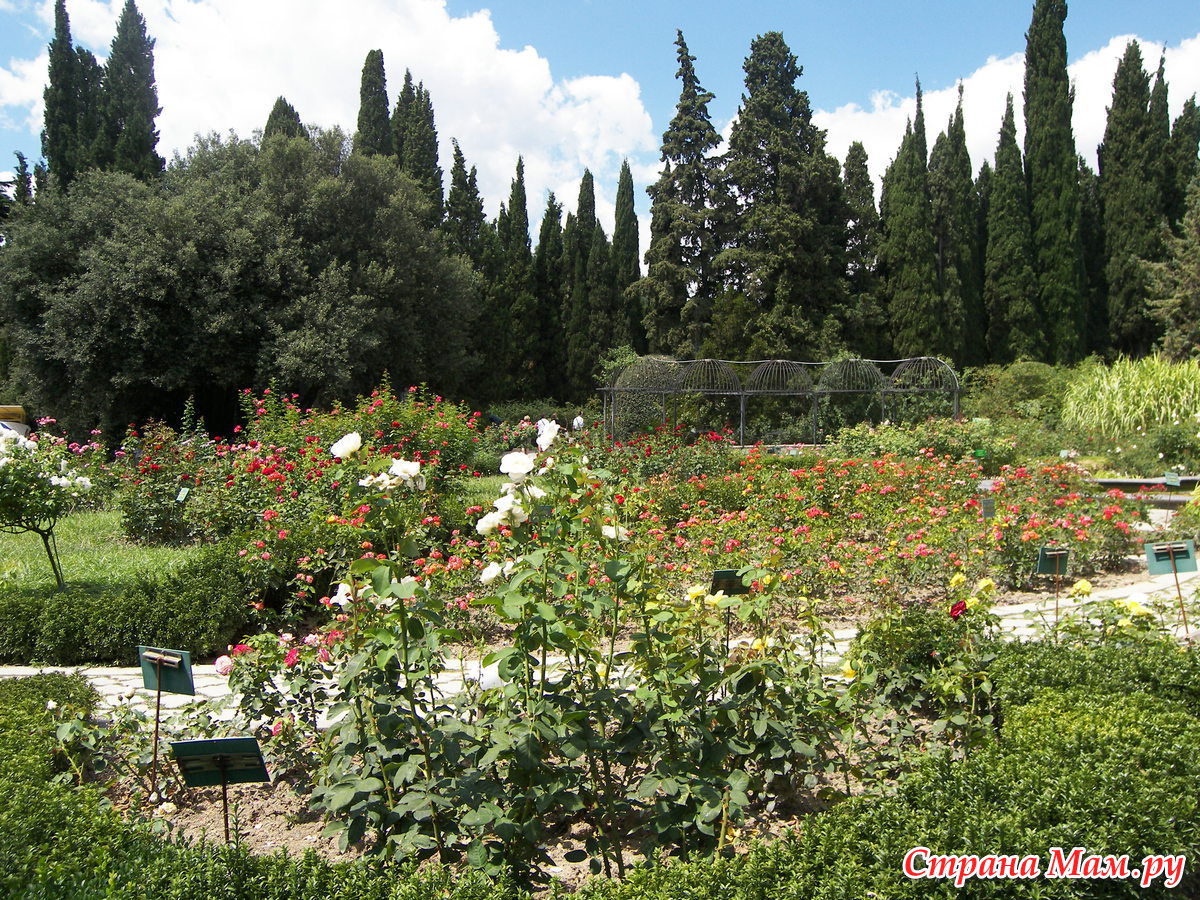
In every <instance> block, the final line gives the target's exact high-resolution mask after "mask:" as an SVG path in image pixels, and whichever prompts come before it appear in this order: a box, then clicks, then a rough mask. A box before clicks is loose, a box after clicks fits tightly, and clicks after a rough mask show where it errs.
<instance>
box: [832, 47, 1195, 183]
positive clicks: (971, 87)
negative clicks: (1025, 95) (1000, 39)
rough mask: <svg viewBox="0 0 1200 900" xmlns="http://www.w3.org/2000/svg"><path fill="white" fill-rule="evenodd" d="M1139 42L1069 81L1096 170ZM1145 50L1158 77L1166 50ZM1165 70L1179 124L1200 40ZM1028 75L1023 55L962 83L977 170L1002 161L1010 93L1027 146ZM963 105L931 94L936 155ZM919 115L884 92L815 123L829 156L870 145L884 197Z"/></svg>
mask: <svg viewBox="0 0 1200 900" xmlns="http://www.w3.org/2000/svg"><path fill="white" fill-rule="evenodd" d="M1132 39H1133V36H1132V35H1121V36H1118V37H1114V38H1112V39H1111V40H1110V41H1109V42H1108V43H1107V44H1106V45H1105V46H1104V47H1102V48H1100V49H1098V50H1093V51H1092V52H1090V53H1087V54H1085V55H1084V56H1083V57H1081V58H1080V59H1078V60H1077V61H1075V62H1074V63H1071V64H1070V65H1069V66H1068V70H1067V71H1068V74H1069V76H1070V78H1071V82H1072V84H1073V85H1074V86H1075V107H1074V111H1073V114H1072V118H1071V125H1072V129H1073V130H1074V133H1075V146H1076V147H1077V148H1078V150H1079V152H1080V153H1081V154H1082V155H1083V156H1084V158H1085V159H1087V160H1088V163H1089V164H1090V165H1091V166H1092V167H1093V168H1094V167H1095V165H1096V146H1097V145H1098V144H1099V143H1100V141H1101V140H1102V139H1103V137H1104V125H1105V120H1106V118H1107V115H1108V112H1107V110H1108V106H1109V105H1110V104H1111V102H1112V82H1113V75H1114V74H1115V72H1116V68H1117V62H1118V60H1120V58H1121V56H1122V54H1123V53H1124V52H1125V47H1126V45H1127V44H1128V43H1129V41H1130V40H1132ZM1139 43H1140V44H1141V47H1142V58H1143V59H1144V60H1145V63H1146V68H1147V70H1149V71H1150V73H1151V75H1152V76H1153V73H1154V72H1155V71H1157V69H1158V58H1159V55H1160V54H1161V53H1162V50H1163V47H1162V44H1158V43H1154V42H1152V41H1140V40H1139ZM1165 67H1166V68H1165V77H1166V80H1167V84H1168V87H1169V91H1170V93H1169V107H1170V110H1171V116H1172V118H1174V116H1177V115H1178V114H1179V111H1180V109H1181V108H1182V106H1183V102H1184V101H1185V100H1186V99H1187V98H1188V97H1190V96H1191V95H1192V94H1194V93H1200V34H1197V35H1196V36H1195V37H1193V38H1188V39H1187V40H1184V41H1182V42H1181V43H1180V44H1179V45H1178V46H1176V47H1169V48H1167V50H1166V63H1165ZM1024 73H1025V68H1024V56H1023V54H1020V53H1017V54H1013V55H1012V56H1008V57H1005V58H1003V59H998V58H996V57H992V58H990V59H988V61H987V62H986V63H985V64H984V65H983V66H981V67H980V68H979V69H977V70H975V71H974V72H972V73H971V74H970V75H968V76H966V77H965V78H964V79H963V80H962V85H963V119H964V124H965V126H966V132H967V149H968V150H969V151H970V154H971V163H972V165H973V166H974V168H975V170H976V171H978V170H979V167H980V166H981V165H982V164H983V162H984V160H988V161H989V162H990V161H992V160H993V159H994V157H995V155H996V142H997V141H998V139H999V135H1000V122H1001V119H1002V118H1003V115H1004V100H1005V96H1006V95H1007V94H1008V93H1010V92H1011V93H1012V95H1013V105H1014V108H1015V111H1016V119H1017V140H1018V141H1022V140H1023V139H1024V138H1023V135H1024V118H1023V114H1022V109H1023V99H1022V92H1023V90H1024V77H1025V76H1024ZM957 102H958V88H957V87H952V88H947V89H944V90H940V91H933V92H930V93H926V94H925V95H924V105H925V129H926V137H927V140H928V144H929V147H930V148H931V149H932V147H933V142H934V141H935V140H936V138H937V135H938V134H940V133H941V132H942V131H944V130H945V128H946V125H947V123H948V122H949V121H950V116H951V115H953V113H954V108H955V105H956V104H957ZM915 114H916V97H915V93H914V94H913V95H911V96H905V97H900V96H897V95H896V94H894V93H890V92H879V93H876V94H875V95H874V96H872V98H871V105H870V108H869V109H866V108H864V107H862V106H860V105H858V104H848V105H846V106H841V107H838V108H837V109H835V110H832V111H825V110H818V111H817V112H816V113H815V114H814V116H813V118H814V120H815V121H816V122H817V124H818V125H820V127H822V128H824V129H826V130H827V132H828V148H829V152H830V153H832V154H834V155H835V156H837V158H838V159H841V160H844V159H845V157H846V151H847V150H848V149H849V147H850V143H851V142H852V141H856V140H857V141H861V142H862V143H863V146H864V147H865V148H866V151H867V159H868V165H869V168H870V171H871V175H872V176H873V177H874V179H875V185H876V190H878V187H879V180H880V178H881V177H882V176H883V172H884V170H885V169H886V168H887V166H888V164H889V163H890V162H891V160H892V159H893V158H894V157H895V155H896V151H897V150H898V149H899V147H900V139H901V138H902V137H903V136H904V129H905V126H906V124H907V123H908V121H909V120H910V119H911V118H912V117H913V116H914V115H915Z"/></svg>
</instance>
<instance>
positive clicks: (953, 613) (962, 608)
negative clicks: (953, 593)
mask: <svg viewBox="0 0 1200 900" xmlns="http://www.w3.org/2000/svg"><path fill="white" fill-rule="evenodd" d="M966 611H967V601H966V600H959V601H958V602H957V603H955V604H954V605H953V606H952V607H950V618H952V619H957V618H958V617H959V616H961V615H962V614H963V613H964V612H966Z"/></svg>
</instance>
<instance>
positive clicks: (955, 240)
mask: <svg viewBox="0 0 1200 900" xmlns="http://www.w3.org/2000/svg"><path fill="white" fill-rule="evenodd" d="M929 194H930V203H931V213H932V217H933V230H934V241H935V247H936V252H937V271H938V288H939V290H940V291H941V293H942V303H943V306H944V307H945V309H947V310H954V309H961V310H962V315H963V329H962V340H963V345H962V347H960V348H959V351H958V352H957V353H955V358H956V359H958V360H959V361H960V362H961V363H962V364H963V365H972V366H977V365H982V364H983V363H984V362H985V361H986V358H987V343H986V337H987V316H986V310H985V309H984V304H983V285H982V283H981V281H980V279H979V253H980V249H979V246H978V244H977V243H976V230H975V229H976V222H977V216H978V213H977V210H976V206H975V204H976V202H977V200H976V197H975V183H974V181H973V179H972V177H971V157H970V154H969V153H968V152H967V136H966V128H965V126H964V124H963V111H962V87H961V85H960V86H959V91H958V108H957V109H956V110H955V112H954V115H953V116H952V117H951V119H950V123H949V125H948V126H947V128H946V131H945V132H943V133H942V134H941V135H939V136H938V139H937V140H936V141H935V142H934V146H933V152H932V153H931V154H930V156H929Z"/></svg>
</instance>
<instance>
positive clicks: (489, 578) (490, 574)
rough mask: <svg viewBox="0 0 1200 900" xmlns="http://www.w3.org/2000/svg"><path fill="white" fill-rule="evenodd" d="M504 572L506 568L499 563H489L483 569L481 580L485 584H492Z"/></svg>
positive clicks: (480, 574)
mask: <svg viewBox="0 0 1200 900" xmlns="http://www.w3.org/2000/svg"><path fill="white" fill-rule="evenodd" d="M503 572H504V567H503V566H502V565H500V563H498V562H492V563H488V564H487V565H486V566H484V567H483V571H482V572H480V573H479V580H480V581H482V582H483V583H484V584H491V583H492V582H493V581H495V580H496V579H497V578H499V577H500V576H501V574H503Z"/></svg>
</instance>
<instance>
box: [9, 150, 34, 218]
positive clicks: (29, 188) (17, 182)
mask: <svg viewBox="0 0 1200 900" xmlns="http://www.w3.org/2000/svg"><path fill="white" fill-rule="evenodd" d="M15 155H16V157H17V171H16V172H15V173H14V178H13V200H15V201H16V202H17V203H19V204H21V205H22V206H28V205H29V204H30V203H31V202H32V201H33V179H32V178H31V177H30V175H29V161H28V160H27V159H26V158H25V154H24V153H21V152H20V151H18V152H17V153H16V154H15Z"/></svg>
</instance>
